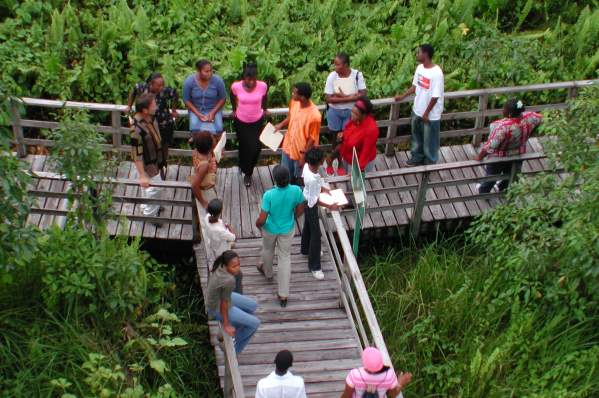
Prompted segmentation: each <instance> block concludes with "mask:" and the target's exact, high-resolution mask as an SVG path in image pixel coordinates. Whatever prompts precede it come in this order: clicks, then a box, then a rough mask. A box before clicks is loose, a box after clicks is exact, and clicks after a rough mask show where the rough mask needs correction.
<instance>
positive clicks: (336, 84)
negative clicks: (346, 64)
mask: <svg viewBox="0 0 599 398" xmlns="http://www.w3.org/2000/svg"><path fill="white" fill-rule="evenodd" d="M333 91H335V93H336V94H341V93H342V92H343V94H344V95H352V94H355V93H357V92H358V89H357V88H356V81H355V79H352V78H350V77H339V78H337V79H335V80H334V81H333Z"/></svg>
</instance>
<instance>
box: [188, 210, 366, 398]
mask: <svg viewBox="0 0 599 398" xmlns="http://www.w3.org/2000/svg"><path fill="white" fill-rule="evenodd" d="M230 221H232V218H231V219H225V222H230ZM261 244H262V240H261V239H255V238H249V239H240V240H238V241H237V242H236V244H235V248H234V250H235V251H236V252H237V253H238V254H239V255H240V258H241V266H242V267H241V268H242V272H243V291H244V294H245V295H248V296H250V297H252V298H254V299H255V300H256V301H257V302H258V310H257V311H256V316H257V317H258V318H259V319H260V321H261V322H262V324H261V325H260V328H259V329H258V331H257V332H256V334H255V335H254V337H253V338H252V340H251V341H250V343H249V344H248V346H247V347H246V349H245V350H244V351H243V352H242V353H241V354H239V355H238V356H237V360H238V363H239V371H240V373H241V377H242V380H243V385H244V392H245V394H246V395H245V396H247V397H253V396H254V395H255V390H256V384H257V383H258V380H259V379H260V378H262V377H265V376H267V375H268V374H269V373H270V372H271V371H272V370H273V369H274V365H273V362H274V356H275V355H276V353H277V352H278V351H279V350H282V349H288V350H290V351H291V352H293V356H294V365H293V367H292V368H291V371H292V372H293V373H294V374H297V375H300V376H302V377H303V378H304V381H305V383H306V392H307V394H308V396H309V397H338V396H339V395H340V394H341V391H343V388H344V380H345V377H346V376H347V373H348V372H349V371H350V370H351V369H352V368H354V367H356V366H359V365H360V352H361V350H360V341H359V339H358V335H357V332H356V330H355V327H354V325H353V324H352V323H351V322H350V320H349V318H348V315H347V312H346V310H345V308H344V307H343V305H342V304H341V296H340V295H341V284H340V281H339V277H338V274H337V273H336V269H335V264H334V263H333V261H334V260H333V257H332V254H331V248H330V247H329V245H328V243H327V240H326V238H325V237H324V236H323V256H322V268H323V272H324V274H325V279H324V280H322V281H318V280H315V279H314V277H313V276H312V274H311V273H310V272H309V271H308V264H307V256H303V255H302V254H301V253H300V247H299V246H300V237H299V236H296V237H294V238H293V242H292V249H291V253H292V254H291V264H292V272H291V288H290V289H291V294H290V296H289V303H288V305H287V307H286V308H281V307H280V306H279V303H278V300H277V298H276V292H277V283H276V277H275V280H274V281H272V282H267V281H266V279H265V278H264V277H263V276H262V275H261V274H259V272H258V271H257V270H256V265H257V264H258V263H259V261H260V250H261ZM194 249H195V253H196V260H197V266H198V273H199V275H200V281H201V285H202V291H203V292H204V294H205V292H206V290H207V283H208V260H207V259H206V253H205V250H204V246H203V244H197V245H195V246H194ZM274 268H275V272H276V268H277V262H276V259H275V267H274ZM209 329H210V340H211V342H212V344H213V345H214V347H215V355H216V361H217V365H218V373H219V376H220V379H221V386H222V385H223V382H224V380H223V377H224V360H225V357H224V354H223V352H222V350H221V348H220V347H219V345H218V344H217V334H218V332H219V327H218V324H217V322H214V321H211V322H209Z"/></svg>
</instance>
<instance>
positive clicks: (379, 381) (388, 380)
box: [341, 347, 412, 398]
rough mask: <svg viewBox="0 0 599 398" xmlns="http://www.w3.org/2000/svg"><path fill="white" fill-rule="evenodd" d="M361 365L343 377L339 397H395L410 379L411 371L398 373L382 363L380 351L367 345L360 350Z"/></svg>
mask: <svg viewBox="0 0 599 398" xmlns="http://www.w3.org/2000/svg"><path fill="white" fill-rule="evenodd" d="M362 365H363V366H362V367H359V368H355V369H352V370H351V371H350V372H349V374H348V375H347V378H346V379H345V390H344V391H343V394H341V398H360V397H377V398H384V397H388V398H395V397H397V395H398V394H399V393H400V391H401V390H402V388H404V387H405V386H406V385H407V384H408V383H410V381H412V374H411V373H399V374H398V375H397V376H396V375H395V372H394V371H393V369H392V368H390V367H389V366H385V365H384V364H383V356H382V355H381V352H380V351H379V350H378V349H376V348H374V347H367V348H365V349H364V351H363V352H362Z"/></svg>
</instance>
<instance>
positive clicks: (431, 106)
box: [422, 97, 439, 122]
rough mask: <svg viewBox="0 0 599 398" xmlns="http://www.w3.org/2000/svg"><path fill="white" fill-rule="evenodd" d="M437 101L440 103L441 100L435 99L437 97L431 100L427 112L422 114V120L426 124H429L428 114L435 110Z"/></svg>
mask: <svg viewBox="0 0 599 398" xmlns="http://www.w3.org/2000/svg"><path fill="white" fill-rule="evenodd" d="M437 101H439V98H435V97H433V98H431V100H430V101H429V103H428V106H427V107H426V110H425V111H424V113H423V114H422V120H424V121H425V122H428V114H429V113H430V111H431V109H433V107H434V106H435V104H436V103H437Z"/></svg>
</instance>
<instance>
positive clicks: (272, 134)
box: [260, 123, 283, 151]
mask: <svg viewBox="0 0 599 398" xmlns="http://www.w3.org/2000/svg"><path fill="white" fill-rule="evenodd" d="M282 141H283V134H281V133H280V132H279V131H276V130H275V126H273V125H272V123H266V126H264V129H263V130H262V133H260V142H262V143H263V144H264V145H265V146H267V147H268V148H270V149H272V150H273V151H276V150H277V149H279V147H280V146H281V142H282Z"/></svg>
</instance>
